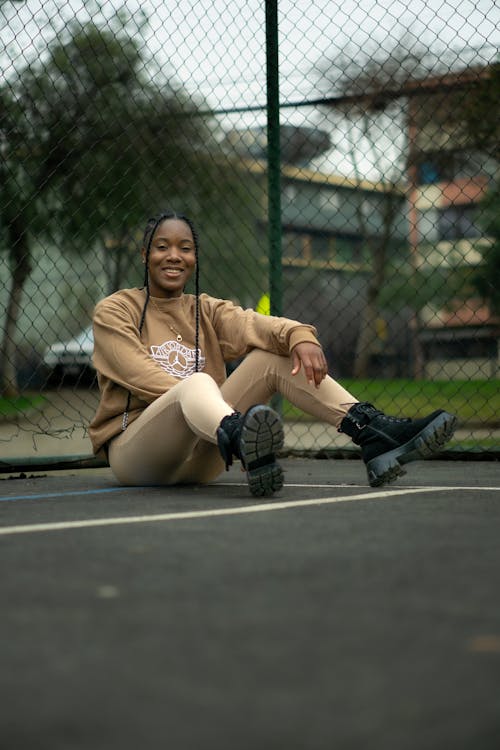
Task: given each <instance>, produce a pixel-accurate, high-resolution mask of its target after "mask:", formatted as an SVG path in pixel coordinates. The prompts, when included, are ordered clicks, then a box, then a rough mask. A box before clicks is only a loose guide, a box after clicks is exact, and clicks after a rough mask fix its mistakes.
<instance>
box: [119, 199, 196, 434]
mask: <svg viewBox="0 0 500 750" xmlns="http://www.w3.org/2000/svg"><path fill="white" fill-rule="evenodd" d="M167 219H178V220H179V221H184V222H185V223H186V224H187V225H188V227H189V228H190V230H191V234H192V235H193V240H194V251H195V270H194V284H195V341H194V348H195V372H198V371H199V366H200V351H199V350H200V346H199V344H200V267H199V262H198V250H199V240H198V233H197V231H196V229H195V228H194V225H193V222H192V221H191V219H189V218H188V217H187V216H185V215H184V214H179V213H175V212H174V211H162V212H161V213H159V214H157V215H156V216H153V217H151V218H150V219H148V222H147V224H146V228H145V230H144V237H143V247H145V248H146V253H145V257H144V263H145V269H144V289H145V290H146V300H145V302H144V306H143V308H142V313H141V319H140V322H139V338H140V337H141V334H142V329H143V327H144V321H145V319H146V310H147V307H148V304H149V300H150V297H151V292H150V289H149V255H150V252H151V244H152V242H153V237H154V235H155V233H156V230H157V229H158V227H159V226H160V224H162V223H163V222H164V221H166V220H167ZM130 399H131V393H130V391H129V392H128V396H127V405H126V406H125V411H124V413H123V420H122V430H125V429H126V428H127V425H128V410H129V407H130Z"/></svg>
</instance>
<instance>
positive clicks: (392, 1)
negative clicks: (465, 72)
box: [0, 0, 500, 125]
mask: <svg viewBox="0 0 500 750" xmlns="http://www.w3.org/2000/svg"><path fill="white" fill-rule="evenodd" d="M100 5H101V7H102V15H104V16H105V17H109V16H110V15H111V14H112V12H113V8H122V9H126V10H127V11H128V12H129V13H131V14H132V15H137V14H138V13H140V12H141V11H142V12H144V13H145V14H146V15H147V16H148V17H149V19H150V25H149V29H148V30H147V31H146V32H145V33H141V39H143V41H144V44H145V45H147V47H148V49H149V51H150V53H151V54H154V57H155V61H156V62H157V64H158V65H159V66H160V67H161V68H162V70H163V71H164V72H169V71H171V72H174V73H175V76H176V78H177V79H178V80H179V81H180V82H181V83H182V84H183V85H184V86H185V87H186V88H187V89H188V90H189V91H190V92H191V93H197V94H199V95H201V96H203V97H204V98H205V99H206V100H207V102H208V104H209V105H210V106H211V107H213V108H214V109H221V108H224V109H227V108H234V107H244V106H254V105H257V104H265V100H266V74H265V43H266V40H265V10H264V8H265V3H264V0H125V1H124V2H123V1H122V2H120V1H119V0H101V2H100ZM9 6H10V7H9ZM278 14H279V19H278V20H279V35H280V36H279V40H280V94H281V96H280V98H281V101H282V102H286V101H298V100H303V99H311V98H317V97H318V96H320V95H321V94H322V93H324V92H322V91H321V90H320V83H319V76H318V65H320V64H321V61H322V60H324V58H325V57H327V58H329V59H332V60H335V57H336V56H337V55H338V53H339V51H341V50H343V49H345V48H346V46H347V45H348V47H349V50H350V51H351V53H352V54H354V55H356V53H357V52H358V51H360V50H361V51H364V52H366V51H367V50H368V51H370V50H373V51H376V50H377V49H380V48H383V49H386V50H390V49H391V47H392V46H394V44H395V43H396V42H398V41H399V40H401V39H402V38H405V39H406V40H408V42H409V43H411V42H412V40H415V42H417V41H418V43H420V44H421V45H426V46H427V47H429V49H430V50H432V51H433V52H434V53H436V54H439V53H443V51H446V52H447V54H448V55H451V58H452V59H453V54H454V52H455V53H456V55H457V61H458V60H463V62H464V63H466V62H468V60H465V59H464V57H463V54H462V53H463V50H464V49H467V48H469V49H470V48H473V49H475V50H477V51H480V53H479V57H478V58H477V57H476V58H475V60H476V62H478V61H483V62H490V61H492V60H493V59H495V58H497V59H498V50H499V49H500V4H499V3H498V0H279V3H278ZM89 17H93V18H96V17H97V14H96V3H95V2H89V1H88V0H26V2H24V3H16V4H15V5H10V4H9V3H8V2H7V3H4V4H3V5H1V6H0V39H1V42H2V47H3V50H2V51H3V52H4V54H3V55H1V56H0V60H1V61H2V67H3V70H4V73H6V74H8V73H9V72H12V69H13V68H15V69H17V70H19V69H20V68H22V67H24V65H25V64H26V62H27V61H30V60H32V59H33V58H34V57H36V56H37V55H39V54H43V51H44V49H46V46H47V41H48V40H49V39H50V38H52V37H53V36H54V33H55V32H54V29H57V30H59V29H61V28H63V27H64V25H65V24H66V23H67V22H68V21H69V20H72V19H75V18H78V19H79V20H81V21H82V23H83V22H85V21H86V20H88V18H89ZM5 51H6V52H7V54H5ZM304 116H306V113H305V111H304V110H301V111H300V112H296V113H293V112H290V111H284V117H286V118H290V121H299V120H301V119H303V118H304ZM264 123H265V114H264V113H262V114H259V115H255V114H254V115H251V116H250V115H247V116H246V117H240V116H238V117H236V116H232V117H231V118H225V124H226V125H241V124H264Z"/></svg>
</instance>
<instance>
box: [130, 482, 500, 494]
mask: <svg viewBox="0 0 500 750" xmlns="http://www.w3.org/2000/svg"><path fill="white" fill-rule="evenodd" d="M204 486H205V487H248V484H247V482H217V483H216V482H212V483H210V484H206V485H204ZM287 487H295V488H298V489H309V490H314V489H316V490H350V489H354V488H355V487H364V488H365V489H366V483H365V484H351V483H349V484H347V483H344V484H312V483H311V482H308V483H307V484H293V483H292V482H285V488H287ZM127 489H130V488H129V487H128V488H127ZM405 489H406V490H428V489H432V490H455V491H457V490H468V491H470V490H481V491H485V492H488V491H493V492H500V485H499V486H498V487H491V486H487V487H486V486H483V485H478V484H475V485H472V486H470V487H464V486H463V485H460V486H457V487H447V486H446V485H440V486H439V487H431V488H429V487H428V486H425V485H417V484H412V485H408V487H406V488H405Z"/></svg>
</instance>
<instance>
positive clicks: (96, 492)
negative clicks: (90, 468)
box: [0, 487, 139, 503]
mask: <svg viewBox="0 0 500 750" xmlns="http://www.w3.org/2000/svg"><path fill="white" fill-rule="evenodd" d="M130 489H131V488H130V487H106V488H103V489H102V490H76V491H72V492H46V493H44V494H41V495H13V496H11V497H0V502H2V503H5V502H11V501H13V500H46V499H47V498H49V497H76V496H77V495H102V494H103V493H105V492H106V493H107V492H123V491H124V490H130ZM134 489H136V490H137V489H139V488H138V487H134Z"/></svg>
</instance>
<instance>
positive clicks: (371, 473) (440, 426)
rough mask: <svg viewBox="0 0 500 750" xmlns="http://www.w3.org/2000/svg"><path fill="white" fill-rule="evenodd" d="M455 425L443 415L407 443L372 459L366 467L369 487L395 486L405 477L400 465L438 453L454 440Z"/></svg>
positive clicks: (446, 414)
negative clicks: (396, 482) (396, 481)
mask: <svg viewBox="0 0 500 750" xmlns="http://www.w3.org/2000/svg"><path fill="white" fill-rule="evenodd" d="M456 423H457V418H456V417H455V416H453V414H448V412H446V411H443V412H441V414H438V416H437V417H435V418H434V419H433V420H432V422H429V424H428V425H426V426H425V427H424V428H423V430H420V432H419V433H417V434H416V435H415V437H413V438H412V439H411V440H409V441H408V442H407V443H404V444H403V445H399V446H398V447H397V448H394V449H393V450H391V451H387V453H382V454H381V455H380V456H377V457H376V458H372V460H371V461H368V463H367V464H366V470H367V472H368V481H369V483H370V487H380V486H381V485H383V484H387V483H390V482H394V481H395V480H396V479H397V478H398V477H400V476H403V475H404V474H406V471H405V470H404V469H403V468H402V465H403V464H407V463H409V462H410V461H416V460H418V459H419V458H428V457H429V456H431V455H432V454H433V453H436V452H437V451H439V450H441V448H443V446H444V445H446V443H447V442H448V440H450V439H451V438H452V437H453V433H454V431H455V426H456Z"/></svg>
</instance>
